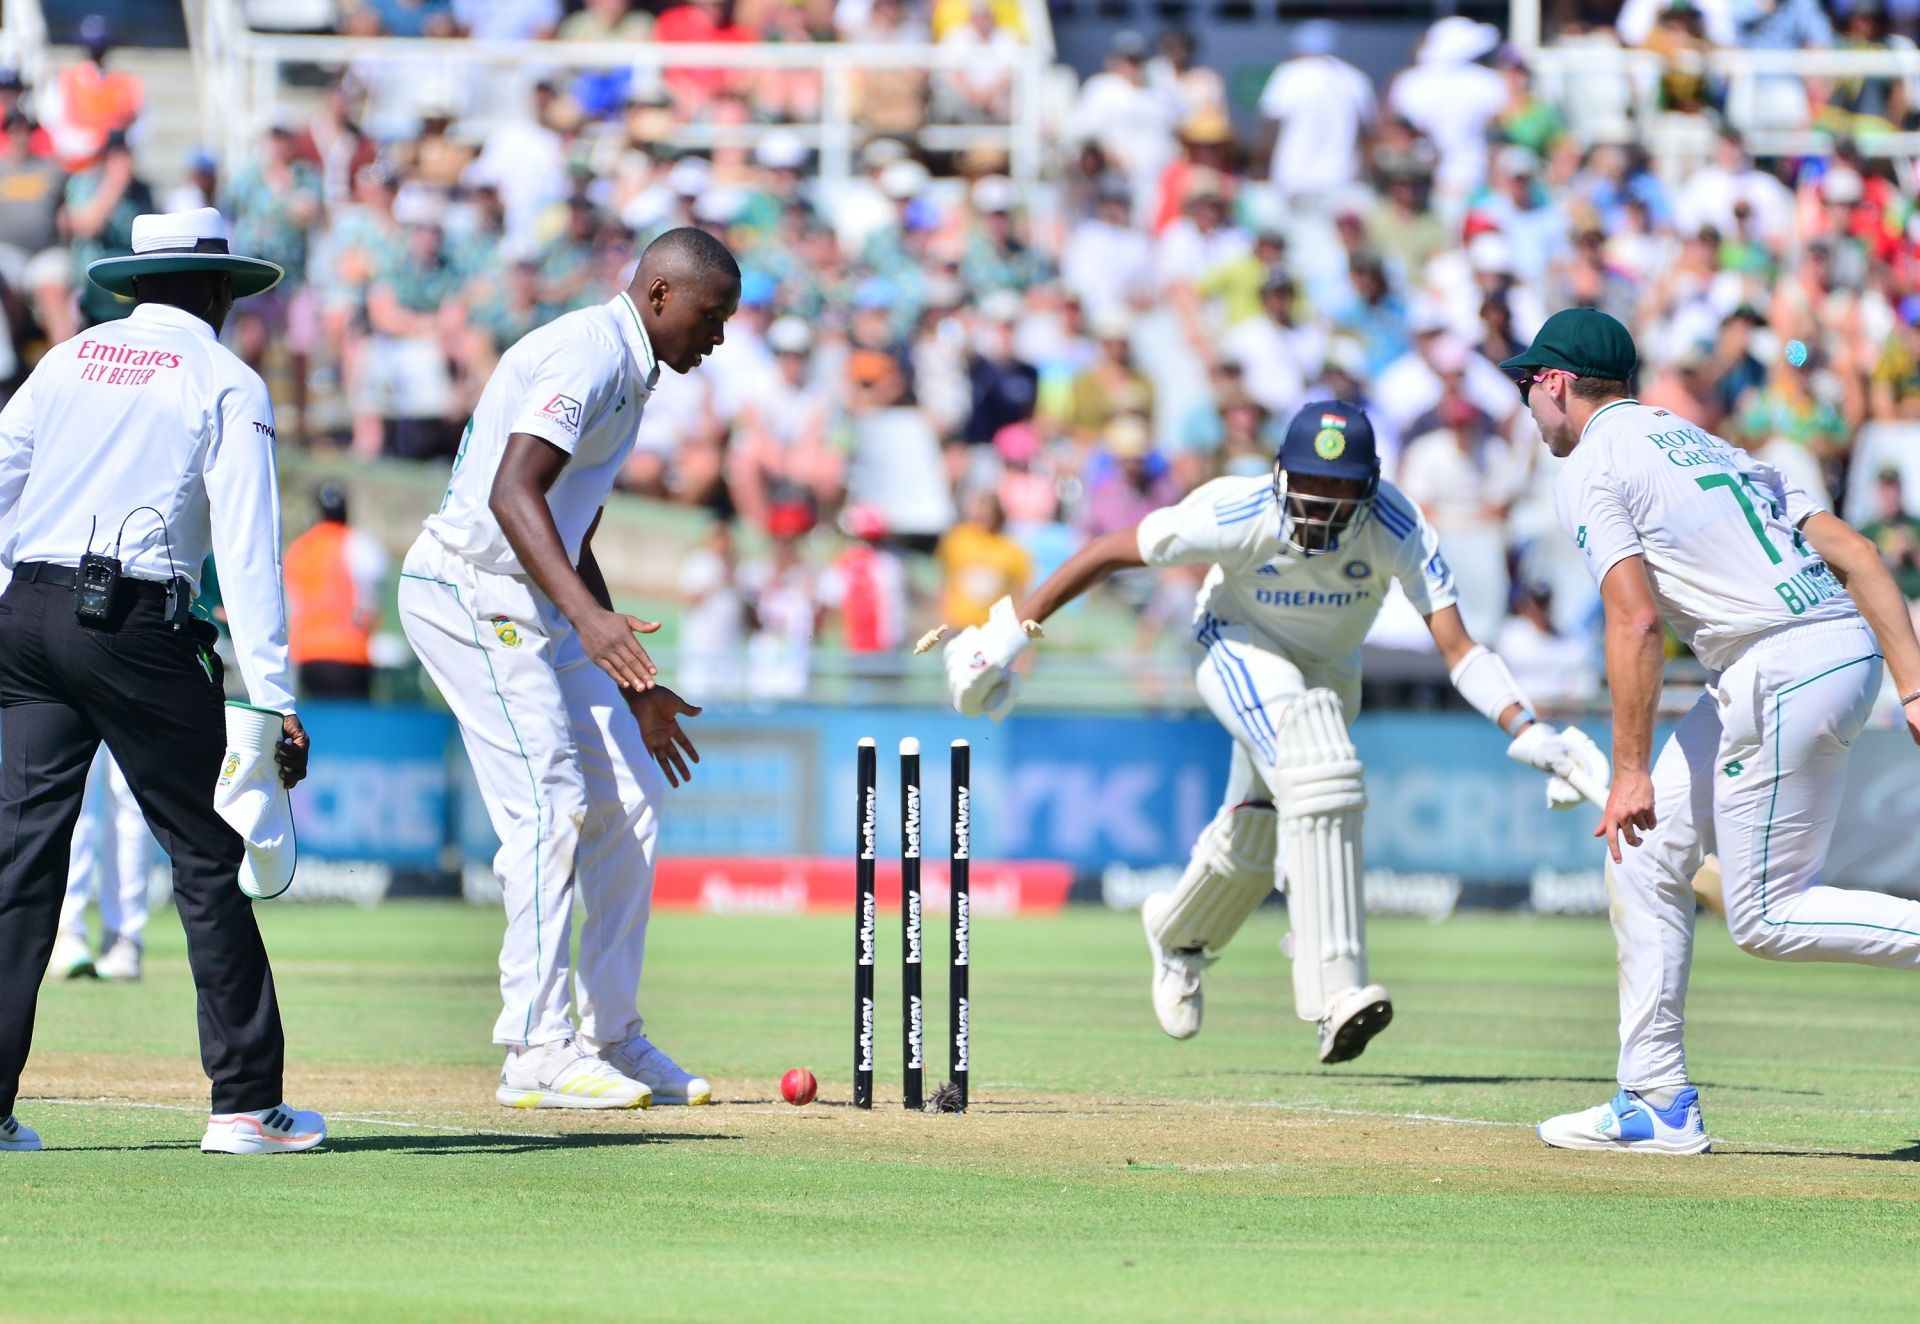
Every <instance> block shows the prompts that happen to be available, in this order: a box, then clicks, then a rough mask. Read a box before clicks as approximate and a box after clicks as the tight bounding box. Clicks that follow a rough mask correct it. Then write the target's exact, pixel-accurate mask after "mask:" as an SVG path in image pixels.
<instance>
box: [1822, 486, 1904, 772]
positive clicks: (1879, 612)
mask: <svg viewBox="0 0 1920 1324" xmlns="http://www.w3.org/2000/svg"><path fill="white" fill-rule="evenodd" d="M1800 531H1801V532H1802V533H1804V534H1805V535H1806V537H1807V541H1808V542H1810V543H1812V544H1813V550H1814V551H1816V552H1818V553H1820V558H1821V559H1822V560H1823V561H1825V562H1826V563H1827V568H1828V569H1830V570H1832V571H1833V573H1834V577H1835V578H1837V579H1838V580H1839V581H1840V582H1841V583H1842V584H1845V585H1846V586H1847V593H1848V595H1849V596H1850V597H1852V598H1853V605H1854V606H1856V607H1858V608H1859V609H1860V614H1861V615H1862V616H1864V617H1865V618H1866V621H1867V625H1868V627H1869V628H1870V629H1872V631H1873V637H1874V638H1875V639H1877V640H1879V641H1880V651H1881V652H1882V653H1884V654H1885V655H1886V659H1887V670H1888V671H1889V672H1891V673H1892V675H1893V688H1894V691H1895V693H1897V694H1898V695H1899V696H1900V698H1901V700H1902V702H1901V705H1900V709H1901V714H1902V715H1903V716H1904V717H1905V718H1906V722H1907V734H1908V735H1909V736H1911V737H1912V738H1913V741H1914V743H1915V744H1920V640H1916V639H1915V638H1914V633H1913V617H1912V616H1911V615H1909V614H1908V612H1907V601H1906V599H1905V598H1904V597H1903V596H1901V593H1900V586H1899V585H1898V584H1896V583H1894V582H1893V576H1892V575H1891V574H1890V573H1888V571H1887V567H1886V563H1885V562H1884V561H1882V560H1881V559H1880V549H1879V548H1877V547H1875V546H1874V545H1873V544H1872V543H1871V542H1869V541H1868V540H1867V539H1865V538H1863V537H1861V536H1860V534H1858V533H1856V532H1855V531H1854V530H1853V529H1852V528H1851V527H1850V526H1849V525H1848V524H1847V523H1846V521H1844V520H1842V519H1840V518H1839V517H1838V516H1835V515H1830V514H1828V513H1826V512H1825V511H1820V512H1818V513H1816V514H1813V515H1810V516H1808V517H1807V519H1806V520H1805V522H1803V523H1802V524H1801V526H1800Z"/></svg>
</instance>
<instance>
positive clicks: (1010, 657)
mask: <svg viewBox="0 0 1920 1324" xmlns="http://www.w3.org/2000/svg"><path fill="white" fill-rule="evenodd" d="M1039 634H1040V627H1039V626H1037V625H1033V624H1031V623H1029V624H1025V625H1023V624H1022V623H1021V621H1020V618H1019V616H1018V614H1016V613H1015V611H1014V609H1013V599H1012V598H1001V599H1000V601H998V602H996V603H994V604H993V608H992V610H991V611H990V612H988V614H987V623H986V624H985V625H969V626H968V627H967V628H966V629H964V630H962V631H960V633H959V634H956V635H955V636H954V637H953V638H951V639H949V640H948V641H947V646H946V650H945V652H944V654H943V657H944V658H945V661H946V666H947V693H948V695H949V696H950V697H951V698H952V699H953V710H954V711H955V712H957V713H959V714H960V715H961V716H962V717H979V716H982V715H985V716H987V717H991V718H992V719H993V720H994V721H996V722H998V721H1000V720H1001V719H1003V718H1004V717H1006V715H1007V714H1008V713H1010V712H1012V711H1013V703H1014V698H1015V696H1016V695H1017V694H1018V693H1019V691H1020V678H1019V677H1018V676H1016V675H1014V674H1013V672H1012V670H1010V668H1011V667H1012V665H1013V663H1014V661H1015V660H1016V659H1018V658H1019V656H1020V655H1021V654H1022V653H1024V652H1026V651H1027V649H1028V648H1029V647H1031V646H1032V644H1033V641H1034V639H1036V638H1038V637H1039Z"/></svg>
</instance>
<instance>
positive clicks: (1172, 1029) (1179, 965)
mask: <svg viewBox="0 0 1920 1324" xmlns="http://www.w3.org/2000/svg"><path fill="white" fill-rule="evenodd" d="M1172 904H1173V893H1171V892H1155V893H1153V894H1152V895H1151V896H1149V897H1148V898H1147V899H1146V900H1144V901H1142V902H1141V903H1140V925H1141V927H1142V928H1144V929H1145V930H1146V931H1147V950H1148V951H1149V952H1152V953H1153V1014H1154V1017H1155V1019H1157V1020H1158V1021H1159V1022H1160V1028H1161V1029H1163V1030H1165V1031H1166V1032H1167V1033H1168V1034H1170V1035H1172V1036H1173V1037H1174V1038H1176V1039H1191V1038H1193V1036H1194V1035H1196V1034H1199V1033H1200V1016H1201V1014H1202V1012H1203V1011H1205V1009H1206V999H1205V997H1204V995H1203V994H1202V993H1201V990H1200V972H1201V971H1202V970H1205V969H1206V968H1207V967H1208V966H1210V965H1212V964H1213V963H1214V962H1215V961H1217V960H1219V959H1220V958H1219V957H1217V956H1208V955H1207V954H1206V953H1205V952H1203V951H1200V950H1199V949H1198V948H1189V949H1188V950H1186V951H1178V952H1170V951H1167V950H1166V949H1165V948H1163V947H1161V945H1160V942H1159V940H1158V939H1157V938H1155V937H1154V936H1153V935H1154V933H1155V931H1156V930H1158V929H1159V927H1160V923H1161V921H1162V920H1163V919H1164V918H1165V917H1166V913H1167V907H1168V906H1171V905H1172Z"/></svg>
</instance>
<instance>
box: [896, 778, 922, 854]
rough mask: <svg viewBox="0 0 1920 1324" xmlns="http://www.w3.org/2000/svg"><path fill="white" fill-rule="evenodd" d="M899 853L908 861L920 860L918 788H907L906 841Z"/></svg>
mask: <svg viewBox="0 0 1920 1324" xmlns="http://www.w3.org/2000/svg"><path fill="white" fill-rule="evenodd" d="M901 853H902V854H903V855H905V856H906V858H907V859H909V860H917V859H919V858H920V788H919V787H918V786H909V787H907V821H906V841H905V842H904V843H903V844H902V846H901Z"/></svg>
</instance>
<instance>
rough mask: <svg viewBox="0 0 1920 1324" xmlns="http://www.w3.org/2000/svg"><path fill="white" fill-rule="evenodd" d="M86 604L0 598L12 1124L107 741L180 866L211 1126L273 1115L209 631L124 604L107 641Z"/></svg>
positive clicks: (266, 999) (4, 1000)
mask: <svg viewBox="0 0 1920 1324" xmlns="http://www.w3.org/2000/svg"><path fill="white" fill-rule="evenodd" d="M130 599H131V600H130ZM73 605H74V595H73V590H72V589H70V588H62V587H55V586H53V585H50V584H25V583H21V582H19V581H15V582H14V583H12V584H11V585H9V586H8V588H7V590H6V593H5V595H4V596H0V1117H4V1116H6V1115H7V1114H8V1113H10V1112H12V1111H13V1105H14V1099H15V1096H16V1095H17V1094H18V1093H19V1089H20V1073H21V1071H22V1069H24V1067H25V1066H26V1062H27V1052H28V1050H29V1048H30V1047H31V1046H32V1043H33V1017H34V1006H35V1002H36V1000H37V999H38V997H39V992H40V980H41V978H42V977H43V976H44V975H45V973H46V969H47V960H48V958H49V957H50V956H51V955H52V952H53V941H54V930H55V929H56V927H57V926H58V923H59V918H60V902H61V900H62V898H63V897H64V896H65V895H66V886H67V850H68V847H69V845H70V843H71V841H72V838H73V826H74V823H75V821H76V820H77V819H78V818H79V815H80V800H81V797H82V795H83V794H84V792H85V789H86V780H87V769H88V768H89V767H90V766H91V765H92V763H93V756H94V751H95V750H96V749H97V748H98V747H99V745H100V742H101V741H103V740H104V741H105V742H106V745H107V748H108V749H109V750H111V751H112V753H113V757H114V759H115V760H116V761H117V762H118V763H119V764H120V769H121V771H122V772H124V773H126V776H127V785H128V786H129V787H130V788H132V790H133V795H134V798H135V799H136V800H138V801H139V803H140V808H141V811H142V812H143V813H145V814H146V817H147V825H148V826H149V827H151V828H152V829H153V834H154V836H155V837H157V838H159V841H160V845H161V847H162V848H163V849H165V851H166V852H167V854H168V856H169V857H171V859H172V860H173V892H174V904H175V906H176V907H177V909H178V910H179V912H180V921H181V923H182V924H183V925H184V926H185V928H186V931H187V959H188V963H189V964H190V965H191V966H192V968H193V982H194V986H195V988H196V989H198V991H199V1005H200V1061H201V1064H202V1065H203V1066H204V1067H205V1068H206V1073H207V1076H208V1078H209V1079H211V1080H212V1082H213V1111H214V1112H217V1113H225V1112H250V1111H254V1110H257V1109H261V1108H271V1107H273V1106H275V1105H276V1104H279V1103H280V1102H281V1089H280V1086H281V1070H282V1063H283V1060H284V1056H285V1043H284V1040H283V1039H282V1036H281V1031H280V1006H279V1003H278V1002H277V1001H276V1000H275V997H274V991H273V971H272V969H271V967H270V966H269V965H268V963H267V951H266V947H265V946H264V945H263V944H262V943H261V941H260V930H259V927H258V926H257V925H256V924H255V923H254V919H253V906H252V903H251V902H250V901H249V900H248V899H247V897H246V895H245V894H244V893H242V892H241V891H240V886H239V883H238V881H237V879H238V875H239V870H240V858H241V852H242V847H241V842H240V838H239V836H238V835H237V834H236V833H235V832H234V831H233V829H232V828H230V827H228V826H227V824H226V821H225V820H224V819H222V818H221V817H220V816H219V815H218V814H216V813H215V812H214V810H213V789H214V782H215V781H216V780H217V779H218V778H219V775H220V760H221V757H222V755H223V754H224V753H225V750H226V724H225V717H224V714H223V709H222V704H223V695H222V691H221V685H220V662H219V659H218V658H217V657H215V656H214V655H213V651H212V648H211V646H210V645H211V641H212V628H211V627H210V626H201V625H200V624H199V622H194V623H192V624H190V625H188V626H185V627H183V628H182V629H180V630H173V629H171V628H169V627H168V626H167V625H166V623H165V619H164V618H165V608H164V606H163V604H161V603H160V602H159V601H157V600H154V599H139V598H134V597H133V595H131V594H128V593H125V592H123V593H122V595H121V599H120V602H119V604H118V605H117V608H116V611H115V613H114V618H113V620H112V621H111V622H110V625H109V626H108V627H106V628H100V629H95V628H90V627H88V626H85V625H82V624H81V623H80V622H79V621H78V620H77V619H76V618H75V617H74V613H73Z"/></svg>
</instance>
